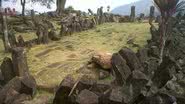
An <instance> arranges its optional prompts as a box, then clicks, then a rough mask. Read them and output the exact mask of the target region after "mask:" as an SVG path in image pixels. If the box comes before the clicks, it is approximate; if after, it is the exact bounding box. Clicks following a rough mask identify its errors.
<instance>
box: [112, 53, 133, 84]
mask: <svg viewBox="0 0 185 104" xmlns="http://www.w3.org/2000/svg"><path fill="white" fill-rule="evenodd" d="M112 71H113V73H114V76H115V77H116V82H117V83H118V85H121V86H122V85H123V84H125V83H126V80H127V78H128V77H129V76H130V74H131V70H130V68H129V67H128V66H127V64H126V61H125V60H124V59H123V58H122V57H121V55H120V54H118V53H115V54H113V57H112Z"/></svg>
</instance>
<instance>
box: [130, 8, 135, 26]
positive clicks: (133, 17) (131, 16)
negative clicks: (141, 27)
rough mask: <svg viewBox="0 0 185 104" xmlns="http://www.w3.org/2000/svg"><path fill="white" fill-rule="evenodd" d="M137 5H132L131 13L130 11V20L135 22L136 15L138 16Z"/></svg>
mask: <svg viewBox="0 0 185 104" xmlns="http://www.w3.org/2000/svg"><path fill="white" fill-rule="evenodd" d="M135 9H136V7H135V6H131V13H130V21H131V22H134V21H135V16H136V10H135Z"/></svg>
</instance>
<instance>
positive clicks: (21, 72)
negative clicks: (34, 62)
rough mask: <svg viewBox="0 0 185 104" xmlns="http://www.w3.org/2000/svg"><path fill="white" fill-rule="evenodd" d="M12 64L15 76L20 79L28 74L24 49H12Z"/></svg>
mask: <svg viewBox="0 0 185 104" xmlns="http://www.w3.org/2000/svg"><path fill="white" fill-rule="evenodd" d="M12 62H13V67H14V72H15V74H16V76H20V77H22V76H25V75H27V74H29V69H28V64H27V58H26V53H25V50H24V48H22V47H16V48H13V49H12Z"/></svg>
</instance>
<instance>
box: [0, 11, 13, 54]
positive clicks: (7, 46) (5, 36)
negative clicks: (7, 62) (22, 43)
mask: <svg viewBox="0 0 185 104" xmlns="http://www.w3.org/2000/svg"><path fill="white" fill-rule="evenodd" d="M1 12H2V11H1ZM6 19H7V18H6V15H3V13H1V20H2V21H1V22H2V31H3V43H4V48H5V51H6V52H9V51H10V49H11V47H10V42H9V39H8V27H7V21H6Z"/></svg>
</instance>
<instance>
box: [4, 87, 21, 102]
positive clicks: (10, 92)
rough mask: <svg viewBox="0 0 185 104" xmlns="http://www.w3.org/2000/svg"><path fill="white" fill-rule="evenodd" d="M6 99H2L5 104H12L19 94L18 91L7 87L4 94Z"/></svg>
mask: <svg viewBox="0 0 185 104" xmlns="http://www.w3.org/2000/svg"><path fill="white" fill-rule="evenodd" d="M5 96H6V97H5V98H6V99H5V101H4V103H5V104H12V102H13V101H14V100H15V99H16V97H17V96H19V92H17V91H15V90H14V89H9V90H8V91H7V94H6V95H5Z"/></svg>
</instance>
